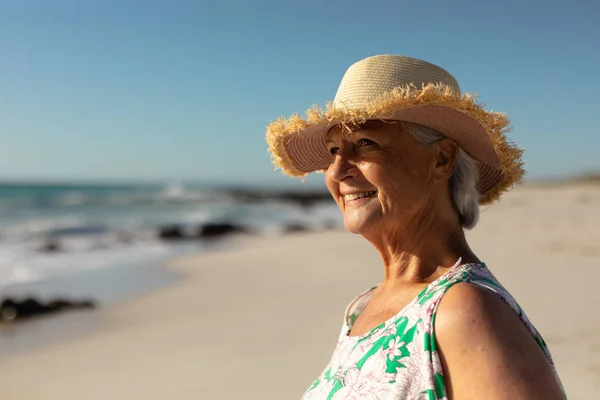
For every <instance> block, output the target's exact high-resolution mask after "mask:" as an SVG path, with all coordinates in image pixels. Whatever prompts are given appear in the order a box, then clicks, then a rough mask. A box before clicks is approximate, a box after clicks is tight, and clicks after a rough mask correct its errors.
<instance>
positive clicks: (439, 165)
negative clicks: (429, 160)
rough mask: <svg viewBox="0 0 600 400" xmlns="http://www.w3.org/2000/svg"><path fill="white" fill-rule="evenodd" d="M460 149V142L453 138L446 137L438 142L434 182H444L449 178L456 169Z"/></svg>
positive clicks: (435, 152) (435, 154)
mask: <svg viewBox="0 0 600 400" xmlns="http://www.w3.org/2000/svg"><path fill="white" fill-rule="evenodd" d="M458 150H459V149H458V144H457V143H456V142H455V141H454V140H452V139H444V140H441V141H440V142H438V144H437V146H436V148H435V151H434V156H435V168H434V171H433V180H434V182H444V181H446V180H448V178H449V177H450V175H451V174H452V170H453V169H454V162H455V160H456V157H457V156H458Z"/></svg>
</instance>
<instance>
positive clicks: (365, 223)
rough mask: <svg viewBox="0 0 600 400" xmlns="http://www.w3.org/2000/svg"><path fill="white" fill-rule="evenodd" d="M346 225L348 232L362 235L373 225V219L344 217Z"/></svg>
mask: <svg viewBox="0 0 600 400" xmlns="http://www.w3.org/2000/svg"><path fill="white" fill-rule="evenodd" d="M344 226H345V227H346V230H347V231H348V232H350V233H355V234H357V235H361V234H364V233H366V232H367V231H368V230H369V228H372V227H373V221H370V220H369V219H368V218H365V219H363V218H361V219H356V218H344Z"/></svg>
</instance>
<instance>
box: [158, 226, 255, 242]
mask: <svg viewBox="0 0 600 400" xmlns="http://www.w3.org/2000/svg"><path fill="white" fill-rule="evenodd" d="M247 232H248V229H247V228H245V227H243V226H241V225H237V224H233V223H229V222H207V223H205V224H202V225H200V226H198V227H197V228H196V229H189V228H186V227H184V226H180V225H170V226H163V227H161V228H159V230H158V237H159V238H160V239H162V240H166V241H181V240H193V239H214V238H220V237H224V236H227V235H231V234H234V233H247Z"/></svg>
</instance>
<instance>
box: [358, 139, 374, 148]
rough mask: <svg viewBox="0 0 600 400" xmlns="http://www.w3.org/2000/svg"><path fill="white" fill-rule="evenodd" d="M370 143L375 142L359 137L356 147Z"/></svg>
mask: <svg viewBox="0 0 600 400" xmlns="http://www.w3.org/2000/svg"><path fill="white" fill-rule="evenodd" d="M372 144H375V142H374V141H372V140H369V139H360V140H359V141H358V147H364V146H370V145H372Z"/></svg>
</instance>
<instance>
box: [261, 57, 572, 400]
mask: <svg viewBox="0 0 600 400" xmlns="http://www.w3.org/2000/svg"><path fill="white" fill-rule="evenodd" d="M508 127H509V121H508V119H507V118H506V116H505V115H503V114H500V113H494V112H488V111H485V110H484V108H483V107H482V106H481V105H480V104H478V103H477V102H476V100H475V97H472V96H469V95H466V94H461V92H460V88H459V85H458V82H457V81H456V79H454V77H452V75H450V74H449V73H448V72H447V71H445V70H444V69H442V68H440V67H438V66H436V65H433V64H430V63H427V62H424V61H421V60H418V59H414V58H410V57H405V56H395V55H380V56H374V57H369V58H367V59H364V60H362V61H359V62H357V63H356V64H354V65H352V66H351V67H350V68H349V69H348V71H347V72H346V74H345V75H344V77H343V79H342V82H341V84H340V87H339V89H338V92H337V95H336V97H335V100H334V102H333V103H331V104H328V106H327V108H326V109H325V110H319V109H317V108H313V109H311V110H309V111H308V112H307V117H306V119H302V118H301V117H299V116H298V115H295V116H292V117H291V118H290V119H287V120H286V119H280V120H278V121H275V122H273V123H272V124H270V125H269V127H268V129H267V142H268V143H269V148H270V151H271V153H272V155H273V160H274V163H275V165H276V166H277V167H279V168H281V169H282V170H283V171H284V172H285V173H287V174H289V175H291V176H304V175H306V174H308V173H310V172H313V171H323V172H326V183H327V187H328V189H329V191H330V192H331V194H332V196H333V198H334V199H335V200H336V201H337V203H338V205H339V207H340V209H341V211H342V214H343V217H344V224H345V226H346V229H347V230H349V231H350V232H352V233H356V234H360V235H362V236H363V237H364V238H365V239H367V240H368V241H369V242H370V243H372V244H373V246H374V247H375V248H376V249H377V250H378V251H379V253H380V254H381V258H382V261H383V280H382V282H381V283H380V284H379V285H377V286H376V287H374V288H372V289H370V290H367V291H366V292H364V293H362V294H361V295H359V296H358V297H357V298H356V299H355V300H354V301H352V302H351V303H350V305H349V306H348V308H347V310H346V314H345V318H344V324H343V327H342V332H341V334H340V337H339V341H338V344H337V347H336V349H335V351H334V354H333V357H332V358H331V361H330V362H329V364H328V365H327V366H326V367H325V369H324V370H323V372H322V373H321V375H320V376H318V378H317V379H316V380H315V382H314V383H313V384H312V386H310V388H309V389H308V390H307V391H306V393H305V395H304V398H305V399H459V400H463V399H487V400H489V399H511V400H515V399H546V400H548V399H562V398H564V392H563V389H562V386H561V384H560V381H559V378H558V376H557V375H556V371H555V369H554V365H553V363H552V358H551V356H550V353H549V351H548V348H547V347H546V344H545V343H544V341H543V339H542V338H541V336H540V334H539V333H538V331H537V330H536V329H535V328H534V327H533V325H532V324H531V323H530V322H529V320H528V319H527V317H526V315H525V313H524V312H523V310H522V309H521V308H520V307H519V306H518V304H517V303H516V302H515V300H514V299H513V297H512V296H511V295H510V294H509V293H508V292H507V291H506V289H504V288H503V287H502V285H501V284H500V283H499V282H498V280H497V279H496V278H495V277H494V275H492V272H491V271H490V270H489V269H488V267H487V266H486V265H485V264H484V263H483V262H482V261H481V260H480V259H479V258H478V257H477V256H476V255H475V253H474V252H473V250H472V249H471V248H470V247H469V245H468V243H467V241H466V239H465V235H464V229H469V228H473V227H474V226H475V224H476V223H477V220H478V217H479V205H482V204H490V203H492V202H493V201H495V200H497V199H498V198H499V197H500V196H501V195H502V193H504V192H505V191H507V190H509V189H510V188H511V187H512V186H513V185H514V184H515V183H517V182H518V181H519V180H520V179H521V178H522V176H523V174H524V171H523V164H522V162H521V160H520V159H521V150H519V149H518V148H517V147H516V146H515V145H514V144H513V143H511V142H510V141H509V140H508V139H507V138H506V136H505V132H506V131H507V130H508ZM506 256H507V262H510V252H509V251H508V250H507V254H506ZM340 257H341V258H340V262H344V261H343V257H344V255H343V254H340ZM365 267H366V268H368V267H369V266H365Z"/></svg>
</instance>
